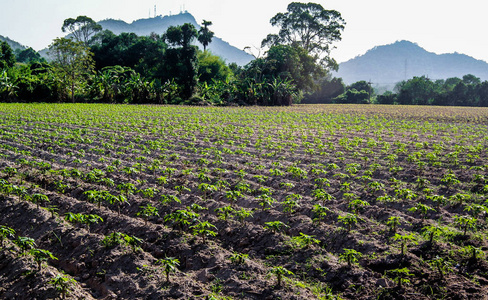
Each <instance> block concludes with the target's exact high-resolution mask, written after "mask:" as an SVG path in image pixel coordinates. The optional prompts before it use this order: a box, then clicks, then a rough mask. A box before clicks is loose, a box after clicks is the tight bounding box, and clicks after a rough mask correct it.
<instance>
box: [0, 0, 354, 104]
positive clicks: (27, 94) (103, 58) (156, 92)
mask: <svg viewBox="0 0 488 300" xmlns="http://www.w3.org/2000/svg"><path fill="white" fill-rule="evenodd" d="M271 23H272V25H274V26H277V27H279V33H278V34H273V35H268V36H267V37H266V38H265V39H264V40H263V43H262V47H264V48H265V49H267V51H266V52H265V54H264V55H263V56H256V57H255V59H254V60H253V61H251V62H250V63H249V64H248V65H246V66H238V65H236V64H233V63H232V64H226V63H225V61H224V60H223V59H221V58H220V57H217V56H215V55H213V54H212V53H211V52H209V51H208V50H207V47H208V45H209V44H210V43H211V42H212V38H213V36H214V33H213V32H212V31H211V30H210V26H211V25H212V22H210V21H206V20H204V21H203V23H202V26H201V28H200V30H198V31H197V29H196V28H195V27H194V26H193V25H192V24H188V23H187V24H183V25H179V26H171V27H169V28H168V29H167V31H166V32H165V33H164V34H162V35H158V34H155V33H153V34H151V35H150V36H137V35H136V34H134V33H122V34H119V35H116V34H114V33H112V32H110V31H108V30H103V29H102V28H101V26H100V25H99V24H97V23H96V22H94V21H93V20H92V19H91V18H89V17H86V16H79V17H77V18H75V19H73V18H69V19H66V20H65V21H64V23H63V25H62V30H63V32H66V33H67V34H68V35H67V36H66V37H64V38H57V39H55V40H54V41H53V42H52V44H51V45H50V47H49V59H48V61H45V60H43V59H41V58H40V57H33V58H31V59H29V60H24V59H21V57H20V55H15V54H14V53H13V52H12V51H11V49H9V46H8V45H7V44H6V43H2V47H1V49H2V50H1V52H0V100H1V101H27V102H31V101H42V102H108V103H158V104H168V103H169V104H204V105H205V104H210V105H236V104H237V105H291V104H292V103H298V102H300V100H301V99H303V97H304V95H306V94H308V93H310V92H312V91H313V90H314V89H315V88H316V83H317V81H318V80H319V79H320V78H323V77H324V76H326V75H327V74H328V72H329V71H330V70H333V69H337V63H336V62H335V60H334V59H332V58H331V57H330V50H331V48H332V46H331V45H332V43H333V42H336V41H339V40H340V39H341V32H342V30H343V29H344V25H345V22H344V20H343V19H342V17H341V15H340V13H339V12H337V11H334V10H326V9H324V8H323V7H322V6H321V5H319V4H315V3H307V4H305V3H299V2H293V3H290V4H289V5H288V8H287V12H285V13H278V14H277V15H276V16H275V17H274V18H272V19H271ZM197 41H198V42H199V43H201V44H202V46H203V51H201V50H199V48H198V47H197V46H196V43H197ZM4 48H5V49H4ZM29 51H30V50H29ZM17 54H19V53H17ZM16 58H17V60H18V61H20V62H22V63H16Z"/></svg>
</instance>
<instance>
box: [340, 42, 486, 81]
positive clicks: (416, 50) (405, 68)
mask: <svg viewBox="0 0 488 300" xmlns="http://www.w3.org/2000/svg"><path fill="white" fill-rule="evenodd" d="M466 74H473V75H475V76H477V77H479V78H480V79H481V80H488V63H486V62H485V61H482V60H477V59H475V58H472V57H470V56H467V55H464V54H459V53H451V54H435V53H432V52H428V51H426V50H425V49H423V48H422V47H420V46H419V45H417V44H416V43H412V42H409V41H397V42H395V43H393V44H390V45H384V46H377V47H374V48H373V49H371V50H368V51H367V52H366V53H365V54H364V55H361V56H357V57H355V58H353V59H351V60H349V61H346V62H343V63H341V64H339V71H338V72H337V73H336V74H335V76H336V77H342V79H343V80H344V82H345V83H346V84H351V83H354V82H357V81H360V80H366V81H371V82H372V83H373V84H375V85H380V86H393V85H394V84H395V83H397V82H400V81H402V80H405V79H410V78H412V77H414V76H422V75H425V76H427V77H429V78H431V79H433V80H435V79H447V78H450V77H459V78H462V76H464V75H466Z"/></svg>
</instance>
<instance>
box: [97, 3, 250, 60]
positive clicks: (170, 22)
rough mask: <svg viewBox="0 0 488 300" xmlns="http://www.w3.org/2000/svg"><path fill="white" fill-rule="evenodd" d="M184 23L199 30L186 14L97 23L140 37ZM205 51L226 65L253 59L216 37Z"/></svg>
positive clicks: (118, 31) (111, 29)
mask: <svg viewBox="0 0 488 300" xmlns="http://www.w3.org/2000/svg"><path fill="white" fill-rule="evenodd" d="M185 23H190V24H193V26H195V28H196V29H197V30H199V29H200V25H199V24H198V23H197V22H196V20H195V18H194V17H193V16H192V15H191V14H189V13H187V12H185V13H180V14H178V15H172V16H164V17H162V16H157V17H155V18H149V19H140V20H136V21H134V22H132V23H130V24H128V23H126V22H124V21H121V20H113V19H107V20H103V21H100V22H98V24H100V25H101V26H102V27H103V29H108V30H110V31H112V32H113V33H115V34H120V33H122V32H133V33H135V34H137V35H140V36H143V35H150V34H151V33H152V32H154V33H157V34H163V33H165V32H166V30H167V29H168V27H170V26H176V25H183V24H185ZM195 45H197V46H199V47H201V45H200V43H198V42H196V43H195ZM202 49H203V47H202ZM207 49H208V50H210V51H211V52H212V53H213V54H215V55H218V56H220V57H222V58H223V59H224V60H225V61H226V62H227V63H232V62H235V63H236V64H238V65H245V64H247V63H248V62H250V61H251V60H252V59H253V57H252V56H251V55H249V54H247V53H246V52H244V51H242V50H239V49H237V48H236V47H234V46H232V45H230V44H229V43H227V42H225V41H223V40H222V39H220V38H218V37H214V38H213V39H212V43H210V44H209V46H208V47H207Z"/></svg>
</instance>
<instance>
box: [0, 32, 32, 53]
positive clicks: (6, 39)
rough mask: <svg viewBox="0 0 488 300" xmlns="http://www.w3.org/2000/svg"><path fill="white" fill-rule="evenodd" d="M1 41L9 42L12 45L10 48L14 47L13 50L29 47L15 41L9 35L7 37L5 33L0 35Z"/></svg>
mask: <svg viewBox="0 0 488 300" xmlns="http://www.w3.org/2000/svg"><path fill="white" fill-rule="evenodd" d="M0 42H7V44H8V45H9V46H10V48H12V50H14V51H15V50H17V49H20V50H25V49H27V47H26V46H24V45H22V44H20V43H18V42H16V41H14V40H11V39H10V38H9V37H5V36H3V35H0Z"/></svg>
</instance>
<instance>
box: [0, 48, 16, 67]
mask: <svg viewBox="0 0 488 300" xmlns="http://www.w3.org/2000/svg"><path fill="white" fill-rule="evenodd" d="M14 64H15V54H14V51H13V50H12V48H10V45H9V44H7V42H5V41H3V42H1V43H0V70H1V69H7V68H11V67H13V65H14Z"/></svg>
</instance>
